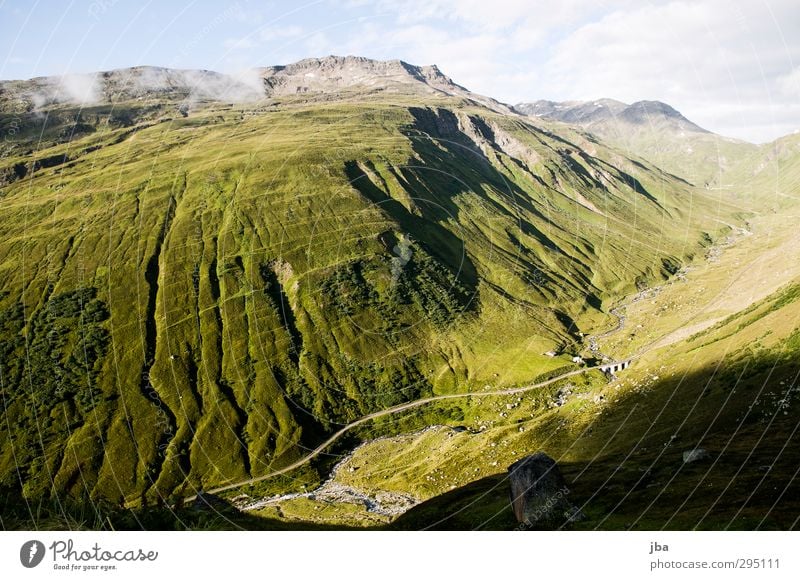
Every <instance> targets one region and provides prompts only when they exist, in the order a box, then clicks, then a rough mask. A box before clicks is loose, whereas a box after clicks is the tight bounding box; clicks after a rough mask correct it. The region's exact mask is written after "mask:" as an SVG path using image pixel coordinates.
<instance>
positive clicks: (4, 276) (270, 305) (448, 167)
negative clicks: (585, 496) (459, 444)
mask: <svg viewBox="0 0 800 580" xmlns="http://www.w3.org/2000/svg"><path fill="white" fill-rule="evenodd" d="M90 77H91V78H94V79H98V84H97V85H87V84H86V83H82V82H78V81H75V80H74V79H52V78H51V79H34V80H31V81H7V82H4V83H3V85H2V87H1V89H2V93H0V97H1V100H0V103H1V105H0V127H2V129H3V133H4V136H6V137H7V138H6V139H4V140H3V150H2V153H3V154H2V163H1V164H0V289H1V290H2V291H0V376H2V382H1V383H0V389H1V392H2V398H1V399H0V400H2V402H3V419H4V420H3V426H2V427H0V506H2V513H4V514H5V515H6V516H8V517H10V516H9V514H11V515H13V516H14V517H19V518H22V519H23V520H24V519H25V518H31V517H33V516H30V515H29V514H28V515H26V514H25V513H22V514H21V515H20V513H21V512H20V511H19V510H20V509H21V507H19V506H25V505H29V504H30V503H31V502H37V503H38V505H41V506H45V507H42V508H41V509H42V512H41V513H47V509H52V510H54V511H55V512H56V513H59V512H58V510H61V512H65V510H66V508H65V506H72V505H78V506H81V505H88V504H89V503H90V504H91V505H93V506H99V507H97V510H96V513H97V514H107V517H108V518H109V520H108V521H109V522H111V521H114V522H117V523H119V522H121V521H122V522H127V523H123V524H119V525H124V526H133V527H136V526H137V525H138V526H139V527H141V526H142V525H143V524H142V521H145V520H140V519H138V518H145V517H151V515H152V513H153V512H152V511H148V510H151V509H155V510H156V512H157V513H160V514H162V517H168V516H169V515H170V513H171V512H169V513H168V512H166V511H165V510H164V509H162V506H164V504H169V505H170V506H172V507H171V508H170V509H176V510H177V509H180V504H181V503H182V502H183V500H185V499H187V498H190V497H193V496H195V495H197V494H198V491H199V490H217V489H221V488H231V489H230V490H227V491H226V492H225V493H227V492H228V491H229V493H228V495H224V493H223V496H224V498H225V499H227V500H230V501H232V500H233V498H234V497H237V496H240V495H241V494H242V493H243V490H244V494H245V496H247V497H248V498H250V499H253V498H254V497H255V498H258V497H261V498H263V497H267V496H270V495H274V494H289V495H291V493H301V491H302V486H307V487H309V488H311V489H313V488H315V487H316V486H317V485H319V484H320V483H321V482H322V481H323V480H324V479H325V478H326V477H328V476H329V475H330V474H331V472H332V469H333V465H332V462H334V461H336V458H337V457H338V454H340V453H341V454H347V453H349V452H350V451H351V450H352V449H353V448H354V447H356V446H357V445H358V444H359V443H360V442H364V443H365V444H373V445H378V447H380V446H382V445H385V444H387V440H385V438H386V437H390V436H401V437H405V438H407V439H404V440H406V441H407V440H408V438H410V439H411V440H415V438H416V437H417V436H423V437H428V436H433V435H435V434H436V433H439V436H440V437H441V438H440V439H437V440H436V444H435V445H434V446H433V447H432V448H431V449H432V451H431V453H430V454H428V453H427V452H426V453H423V454H416V453H415V452H414V451H413V449H414V447H413V446H412V447H408V448H406V447H403V448H402V451H397V452H393V453H387V452H385V451H384V452H380V453H377V454H376V456H377V457H378V459H376V460H374V462H373V463H372V464H370V465H363V466H361V467H358V469H356V466H353V471H352V472H351V471H347V473H349V474H356V475H351V477H354V478H357V477H360V478H362V479H361V480H360V481H359V482H358V485H366V483H365V481H366V480H367V479H369V482H370V485H375V481H385V482H386V485H385V486H383V487H379V488H378V491H377V492H375V493H377V494H384V495H381V497H385V494H386V493H389V495H391V494H400V495H402V496H403V497H406V496H413V497H414V498H415V500H414V501H417V500H422V499H428V498H430V497H432V496H437V495H440V494H442V493H443V492H444V491H445V489H449V487H448V488H443V486H444V485H445V482H446V485H447V486H451V485H453V486H457V485H460V484H468V483H470V482H471V481H474V480H476V479H477V478H478V477H479V476H480V474H482V473H488V472H489V471H491V470H493V469H494V470H495V472H496V471H502V470H504V469H505V466H504V465H499V464H498V463H497V462H498V461H500V460H503V461H505V459H510V458H511V457H512V452H513V454H518V453H519V454H521V453H525V452H529V451H530V452H532V451H534V450H536V449H537V448H539V447H542V446H546V445H548V444H549V443H548V442H549V441H550V439H549V437H550V435H549V434H556V433H557V434H558V437H564V436H566V434H567V433H568V432H571V431H570V430H571V427H570V426H569V425H572V423H570V424H567V423H563V424H562V423H560V422H559V421H560V420H561V419H560V418H556V417H554V413H555V411H553V412H550V410H548V409H546V408H545V407H546V401H547V400H549V399H548V397H550V396H551V393H550V392H549V391H548V390H546V389H544V388H542V389H539V390H537V391H535V392H534V391H530V392H529V393H528V394H526V395H525V398H524V399H523V397H522V395H521V394H517V391H514V390H513V389H519V388H520V387H523V386H526V385H531V384H534V385H538V384H539V383H541V382H543V381H545V380H547V379H551V378H553V377H557V376H560V375H561V374H563V373H566V372H573V371H579V372H580V373H583V374H577V375H570V376H569V377H570V378H569V381H570V382H569V384H570V385H572V387H571V388H574V389H579V388H580V389H583V392H585V393H587V394H586V396H585V397H584V399H586V400H584V399H581V400H582V401H584V402H586V401H588V400H589V399H590V398H591V397H592V396H593V395H592V394H591V393H592V392H593V389H601V388H603V386H604V385H606V384H607V378H606V377H605V375H603V374H602V373H600V372H599V371H596V370H595V371H586V372H585V373H584V371H582V370H581V367H579V366H578V365H577V364H576V363H575V362H573V357H575V356H576V355H577V354H581V355H583V357H584V358H585V359H586V360H587V361H588V362H590V363H594V362H599V361H600V360H601V359H602V355H601V354H600V353H599V352H598V351H596V350H595V349H594V348H592V346H591V345H592V344H593V343H591V342H589V341H588V339H587V336H586V335H587V334H589V333H594V334H602V333H603V331H606V330H607V329H608V328H609V326H612V327H613V325H614V324H616V323H617V322H619V320H620V319H619V317H618V314H615V313H614V312H615V311H616V309H617V308H618V307H619V304H620V301H622V300H623V299H624V298H625V297H626V296H629V295H632V294H635V293H637V292H645V291H646V290H647V289H648V288H653V287H659V286H661V285H663V284H665V283H668V282H669V281H673V282H676V281H680V275H682V274H683V273H684V272H685V266H688V265H692V266H693V267H694V266H696V265H697V264H698V263H701V262H703V261H704V257H705V256H707V255H710V254H713V251H714V249H715V248H717V247H718V246H719V245H720V244H724V243H725V241H726V240H727V239H728V237H730V236H732V235H734V234H735V233H736V232H739V231H740V230H742V231H746V228H747V225H748V224H747V220H751V219H753V217H754V216H755V215H756V214H757V212H758V204H757V203H751V202H750V201H749V200H748V198H739V199H736V200H733V201H730V202H729V201H728V200H726V199H721V198H720V196H719V195H718V194H717V193H716V192H710V191H708V190H706V189H705V188H702V187H695V186H693V185H692V184H691V183H689V182H688V181H687V180H685V179H681V178H678V177H676V176H674V175H672V174H670V173H669V172H665V171H663V170H662V169H661V168H659V167H657V166H655V165H654V164H652V163H651V162H649V161H647V160H646V158H644V159H643V158H641V157H638V156H633V155H630V156H629V155H627V154H626V152H625V151H624V150H623V149H621V148H620V147H618V146H616V147H615V146H609V145H607V144H605V143H604V142H603V140H602V139H599V138H595V137H594V136H592V135H590V134H588V133H587V132H586V131H584V130H582V129H575V128H572V127H570V126H568V125H564V124H561V123H556V122H551V121H546V120H545V121H542V120H539V119H528V118H526V117H524V116H521V115H518V114H516V113H513V112H510V111H507V110H506V109H505V108H504V106H502V105H500V104H499V103H497V102H496V101H493V100H491V99H488V98H486V97H481V96H479V95H475V94H473V93H471V92H469V91H468V90H467V89H464V88H463V87H460V86H458V85H456V84H455V83H453V82H452V81H450V80H449V79H448V78H447V77H446V76H444V75H443V74H442V73H441V72H439V71H438V69H436V68H435V67H416V66H412V65H407V64H405V63H402V62H401V61H389V62H377V61H370V60H367V59H361V58H355V57H344V58H339V57H326V58H323V59H309V60H305V61H301V62H299V63H296V64H293V65H287V66H284V67H269V68H264V69H258V70H257V71H256V74H255V75H250V76H249V77H239V78H238V79H231V78H230V77H227V76H224V75H219V74H217V73H212V72H208V71H173V70H169V69H153V68H142V67H137V68H134V69H125V70H121V71H110V72H107V73H99V74H97V75H90ZM252 78H255V79H256V82H255V83H254V82H253V81H252ZM66 86H69V87H71V89H70V90H69V91H67V94H68V97H64V96H63V95H64V94H65V93H64V92H63V91H62V90H61V89H59V90H55V89H54V87H66ZM87 86H88V87H89V88H87ZM200 87H202V89H201V88H200ZM245 89H247V91H250V92H247V91H246V90H245ZM64 90H66V89H64ZM42 91H45V92H46V91H51V92H50V93H47V94H46V95H45V96H46V97H47V98H45V99H38V98H35V97H36V96H37V95H38V96H41V93H42ZM234 93H236V94H237V95H239V94H240V95H241V96H242V97H243V98H242V99H241V100H234V99H232V98H230V97H231V95H232V94H234ZM635 114H636V111H635V110H634V111H632V112H631V114H630V116H631V117H632V118H633V117H635ZM704 135H705V134H704ZM734 201H735V203H734ZM787 235H788V234H787ZM754 252H755V250H754ZM676 283H677V282H676ZM681 288H683V287H682V286H681ZM693 291H694V287H693ZM687 292H688V290H687ZM703 296H704V295H703ZM645 302H648V303H649V301H645ZM647 316H649V318H647V319H643V320H644V321H647V323H648V324H650V323H651V322H654V321H658V320H660V319H659V316H661V314H659V311H654V312H648V313H647ZM622 328H625V330H626V331H627V330H630V328H629V327H628V328H626V327H624V324H623V325H622V326H620V327H619V329H620V330H621V329H622ZM606 334H608V333H606ZM624 336H625V338H626V339H627V338H630V337H629V336H628V333H627V332H626V333H625V334H624ZM632 341H633V339H631V343H632ZM615 352H618V353H619V354H620V355H621V356H622V355H629V354H630V353H629V352H626V351H625V349H624V348H623V347H618V348H617V349H616V351H615ZM676 356H677V355H676ZM652 364H657V363H655V362H654V363H652ZM647 368H650V367H647ZM548 384H549V383H548ZM562 386H563V385H559V386H558V388H561V387H562ZM554 388H555V387H554ZM612 388H613V387H612ZM500 390H511V393H514V394H513V395H512V394H508V395H502V396H501V395H492V393H495V392H497V391H500ZM526 393H527V392H526ZM472 395H476V396H474V397H473V396H472ZM439 396H445V399H441V400H440V399H435V404H431V405H429V406H425V405H427V403H425V405H423V404H422V403H423V402H425V401H426V400H428V399H431V398H435V397H439ZM461 397H463V399H462V398H461ZM484 399H485V400H484ZM518 399H519V400H518ZM714 400H715V401H717V402H719V401H718V400H717V399H714ZM407 403H413V404H417V403H419V407H414V409H415V411H413V412H408V411H409V407H407V406H406V404H407ZM587 404H588V403H587ZM387 410H390V411H391V414H386V415H384V414H381V413H383V412H386V411H387ZM574 410H575V415H572V411H570V413H569V414H567V413H564V421H567V419H569V420H574V425H582V424H583V423H582V422H585V420H586V419H587V417H589V416H590V415H589V414H590V413H594V412H595V410H594V408H591V409H589V408H587V407H586V405H584V404H583V403H581V404H580V405H576V407H575V409H574ZM565 411H566V410H565ZM367 418H370V419H369V420H367ZM673 419H674V417H673ZM539 420H541V421H542V422H541V423H536V425H537V427H536V428H535V429H533V428H531V429H529V428H528V425H529V423H528V422H536V421H539ZM441 424H444V425H450V426H452V427H453V433H462V434H464V435H463V437H466V436H467V435H469V436H472V435H479V434H480V433H486V436H487V437H491V438H492V440H491V441H489V440H487V439H482V438H481V437H476V438H475V439H470V441H473V442H474V444H476V445H477V443H478V442H480V441H483V442H485V443H486V444H487V446H488V445H489V444H490V443H495V445H500V447H499V448H498V449H497V451H498V452H499V451H500V450H503V453H505V455H502V456H499V458H496V459H489V458H488V457H486V458H483V459H482V457H483V456H482V455H473V456H470V457H469V458H468V459H467V460H464V461H461V460H459V458H458V456H454V455H452V456H451V455H448V453H447V445H449V444H448V443H446V441H445V440H446V439H449V438H448V437H447V432H445V431H439V430H436V429H433V427H434V426H436V425H441ZM620 424H621V423H616V424H613V426H614V428H621V427H620ZM464 425H469V428H466V427H464ZM455 428H459V429H458V430H455ZM342 429H344V431H343V430H342ZM609 433H611V435H610V437H611V439H613V430H609ZM425 434H427V435H425ZM331 438H334V439H333V441H331ZM326 441H330V446H329V447H325V446H324V444H325V442H326ZM504 441H505V443H504ZM615 441H616V440H615ZM629 441H630V440H628V442H629ZM508 442H513V443H514V445H515V446H516V447H515V448H514V449H511V448H507V447H505V446H506V445H507V444H508ZM614 445H615V446H616V445H618V442H615V443H614ZM421 448H422V447H420V449H421ZM370 449H372V448H371V447H369V446H368V445H366V446H364V447H363V450H362V451H363V452H365V453H366V452H369V451H370ZM408 449H411V450H412V451H408ZM482 449H483V451H487V450H488V449H489V447H486V448H482ZM491 449H494V447H491ZM311 450H317V451H316V452H315V454H314V458H313V460H309V461H305V458H307V457H309V455H310V454H311V453H312V452H311ZM593 451H594V452H597V453H599V451H598V450H597V449H594V450H593ZM487 452H488V451H487ZM406 453H410V455H411V456H413V459H414V462H415V465H416V466H417V468H416V470H415V471H414V472H413V473H414V475H413V476H411V475H409V476H408V478H406V477H405V476H403V475H402V474H401V472H397V473H398V474H400V475H398V476H397V477H392V478H391V479H390V478H389V475H388V473H390V472H392V470H391V466H388V467H386V469H385V470H384V471H380V472H376V471H373V466H374V465H379V464H381V465H382V463H381V462H383V461H387V460H397V461H401V460H405V459H407V458H408V457H409V455H407V454H406ZM493 453H494V451H493ZM441 461H448V462H450V463H448V466H449V467H448V469H447V474H448V476H452V474H453V473H455V472H457V476H456V477H457V479H456V480H451V479H447V478H445V477H443V474H441V473H439V474H438V475H437V474H436V473H434V471H431V469H432V468H430V463H436V462H441ZM492 462H494V465H492ZM419 465H421V466H422V467H419ZM498 465H499V466H498ZM284 470H285V473H284ZM276 471H279V472H280V476H276V477H270V476H271V475H273V474H275V472H276ZM337 473H339V472H337ZM403 473H405V472H403ZM408 473H412V472H411V471H409V472H408ZM342 475H346V474H344V473H342ZM440 476H442V477H440ZM262 479H263V481H262ZM391 486H396V487H391ZM402 486H406V487H405V488H403V487H402ZM359 489H360V488H359ZM220 493H222V492H220ZM354 493H355V492H354ZM359 493H360V492H359ZM392 497H394V496H392ZM291 501H293V502H294V503H293V504H291V505H292V506H293V507H292V509H293V510H295V511H292V510H290V509H289V506H288V505H287V506H286V509H283V508H281V509H280V510H278V511H279V512H280V514H283V515H280V514H279V515H277V516H276V515H275V514H272V515H271V516H269V517H271V518H272V520H274V518H275V517H277V518H278V519H281V518H283V519H286V518H288V519H289V520H290V521H299V522H301V523H303V522H305V523H308V522H314V521H317V520H316V519H315V518H316V517H318V516H316V515H314V512H316V511H317V510H315V509H313V508H311V507H309V506H310V505H315V504H313V501H314V500H313V499H310V498H308V497H306V496H303V497H297V496H292V497H291ZM370 501H372V500H370ZM703 501H705V499H704V500H703ZM48 502H55V503H49V504H48ZM309 502H312V503H309ZM345 504H346V505H345ZM47 505H55V506H56V507H55V508H47V507H46V506H47ZM342 505H345V507H343V508H341V509H342V510H343V511H344V512H345V513H347V512H348V510H349V511H352V509H351V508H350V507H348V506H350V505H352V502H351V503H350V504H348V503H347V502H344V503H343V504H342ZM360 505H364V504H360ZM340 507H341V506H339V504H337V505H336V506H334V507H330V506H329V508H330V509H331V510H334V511H336V510H338V509H340ZM304 510H305V511H304ZM327 510H328V508H326V510H325V511H326V512H327ZM70 513H72V512H70ZM336 513H337V514H339V513H340V512H336ZM726 513H727V512H726ZM130 514H132V515H130ZM164 514H165V515H164ZM181 514H183V512H181ZM192 514H196V512H194V511H191V510H188V513H187V516H186V517H188V518H190V519H191V518H194V517H196V516H195V515H192ZM287 514H289V515H287ZM291 514H295V515H294V516H292V515H291ZM351 515H352V514H351ZM368 515H369V514H368ZM372 515H374V514H372ZM372 515H370V516H369V517H372ZM76 517H77V516H76ZM92 517H94V516H92ZM181 517H183V515H181ZM259 517H261V518H262V519H261V520H260V521H264V519H263V518H264V517H266V516H265V515H264V514H261V516H259ZM341 517H342V518H345V519H343V520H337V521H339V522H340V523H341V521H347V522H348V524H349V523H351V522H352V518H351V519H347V517H350V516H347V517H345V516H341ZM719 517H722V516H719ZM126 518H128V519H126ZM131 518H132V519H133V520H135V523H131V521H132V520H131ZM272 520H270V521H272ZM9 521H10V520H9ZM148 521H149V520H148ZM187 521H188V520H187ZM192 521H194V520H192ZM371 521H374V520H371ZM4 525H5V524H4ZM97 525H103V526H105V525H106V523H105V520H103V519H102V518H101V521H100V523H99V524H97ZM154 525H163V520H162V523H159V524H154ZM198 525H204V524H202V522H201V523H200V524H198ZM248 525H249V524H248ZM115 526H116V527H119V526H118V525H116V524H115Z"/></svg>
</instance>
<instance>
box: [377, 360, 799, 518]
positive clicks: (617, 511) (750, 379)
mask: <svg viewBox="0 0 800 580" xmlns="http://www.w3.org/2000/svg"><path fill="white" fill-rule="evenodd" d="M799 376H800V363H798V362H794V361H791V360H788V359H778V358H772V357H765V358H760V359H758V360H757V361H752V360H751V361H749V364H747V365H744V367H742V366H740V365H738V364H734V365H730V366H728V367H721V369H717V368H716V367H713V366H711V367H708V368H705V369H701V370H699V371H698V372H696V373H694V374H691V375H686V376H684V377H676V378H674V379H665V380H661V381H659V382H657V383H656V384H654V385H652V386H650V387H648V389H647V390H646V391H645V390H642V391H640V392H638V393H636V392H632V393H630V394H629V395H627V396H624V397H623V398H621V399H619V400H617V401H615V402H614V403H613V406H612V405H609V406H608V408H606V409H604V412H603V414H602V416H601V417H598V418H597V419H596V420H595V421H594V422H593V423H592V424H591V425H590V426H589V428H588V429H586V430H585V431H583V432H579V431H573V434H572V436H571V437H570V436H567V435H565V436H560V439H559V438H558V437H559V436H554V437H552V438H551V439H550V441H551V443H552V447H551V448H545V449H544V451H546V452H548V453H549V454H550V455H551V456H552V457H554V458H556V459H558V458H559V456H560V453H559V451H560V450H568V451H569V453H570V455H572V456H579V457H586V458H589V459H587V460H585V461H563V460H562V461H559V467H560V469H561V472H562V474H563V475H564V477H565V479H566V482H567V485H568V487H569V489H570V493H569V495H568V499H569V501H570V502H572V503H573V504H574V505H576V506H578V507H580V508H581V509H582V510H583V512H584V513H585V514H586V515H587V516H588V519H587V520H586V521H584V522H581V523H578V524H575V525H574V526H572V527H571V528H570V529H578V530H591V529H602V530H627V529H633V530H660V529H671V530H690V529H706V530H722V529H732V530H757V529H758V530H795V529H798V527H800V523H799V522H800V479H798V478H797V474H798V466H799V465H800V445H798V444H797V438H798V433H797V431H798V429H797V427H798V425H797V418H796V416H794V414H793V413H791V412H789V413H788V414H784V411H783V407H782V406H781V405H782V403H781V401H782V400H784V398H785V396H786V393H787V392H794V391H792V389H794V388H796V387H797V383H798V377H799ZM737 377H738V378H737ZM781 381H783V383H784V384H783V385H781ZM732 385H736V386H735V389H736V392H735V393H733V395H734V396H731V395H732V393H731V389H732ZM560 419H561V417H560V416H558V415H556V416H555V418H554V419H553V425H552V427H553V431H555V423H557V422H558V421H559V420H560ZM550 427H551V425H548V424H544V425H543V426H542V429H543V430H549V428H550ZM695 448H702V449H705V450H707V451H708V453H709V457H708V458H707V459H705V460H701V461H696V462H691V463H684V460H683V454H684V452H686V451H691V450H693V449H695ZM534 451H536V449H529V450H525V451H524V452H523V453H528V452H530V453H532V452H534ZM519 455H522V454H519ZM516 527H517V523H516V522H515V520H514V518H513V514H512V512H511V510H510V506H509V482H508V480H507V476H506V474H505V473H499V474H496V475H492V476H489V477H486V478H483V479H481V480H478V481H475V482H472V483H470V484H468V485H466V486H463V487H460V488H458V489H455V490H452V491H449V492H447V493H444V494H442V495H440V496H437V497H434V498H432V499H430V500H428V501H426V502H424V503H422V504H420V505H418V506H416V507H415V508H413V509H411V510H409V511H408V512H406V513H405V514H404V515H403V516H401V517H400V518H398V519H397V520H396V521H395V522H394V523H393V524H392V525H391V528H392V529H404V530H420V529H436V530H476V529H477V530H513V529H515V528H516Z"/></svg>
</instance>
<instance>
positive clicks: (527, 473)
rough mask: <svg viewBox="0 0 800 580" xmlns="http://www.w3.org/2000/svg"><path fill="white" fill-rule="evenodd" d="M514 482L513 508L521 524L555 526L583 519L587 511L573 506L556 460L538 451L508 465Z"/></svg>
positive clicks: (512, 492) (512, 491)
mask: <svg viewBox="0 0 800 580" xmlns="http://www.w3.org/2000/svg"><path fill="white" fill-rule="evenodd" d="M508 473H509V481H510V483H511V508H512V509H513V511H514V516H515V517H516V518H517V521H518V522H520V523H521V524H523V525H525V526H528V527H532V526H536V525H542V526H553V525H561V524H564V523H569V522H575V521H580V520H582V519H584V518H585V516H584V515H583V513H582V512H581V511H580V510H579V509H578V508H576V507H575V506H573V505H572V504H571V503H570V502H569V500H568V499H567V496H568V495H569V488H568V487H567V484H566V481H564V477H563V476H562V475H561V471H560V470H559V469H558V465H557V464H556V462H555V461H554V460H553V459H552V458H551V457H549V456H548V455H547V454H546V453H544V452H542V451H538V452H537V453H534V454H533V455H529V456H527V457H525V458H523V459H520V460H519V461H517V462H516V463H514V464H512V465H511V466H510V467H509V468H508Z"/></svg>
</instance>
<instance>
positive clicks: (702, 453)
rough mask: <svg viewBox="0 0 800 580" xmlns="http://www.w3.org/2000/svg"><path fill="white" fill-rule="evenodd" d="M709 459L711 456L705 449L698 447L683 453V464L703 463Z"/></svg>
mask: <svg viewBox="0 0 800 580" xmlns="http://www.w3.org/2000/svg"><path fill="white" fill-rule="evenodd" d="M710 457H711V455H709V453H708V451H706V450H705V449H701V448H700V447H697V448H695V449H691V450H689V451H684V452H683V462H684V463H694V462H695V461H703V460H705V459H709V458H710Z"/></svg>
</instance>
